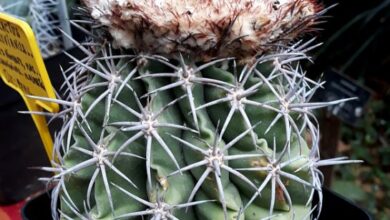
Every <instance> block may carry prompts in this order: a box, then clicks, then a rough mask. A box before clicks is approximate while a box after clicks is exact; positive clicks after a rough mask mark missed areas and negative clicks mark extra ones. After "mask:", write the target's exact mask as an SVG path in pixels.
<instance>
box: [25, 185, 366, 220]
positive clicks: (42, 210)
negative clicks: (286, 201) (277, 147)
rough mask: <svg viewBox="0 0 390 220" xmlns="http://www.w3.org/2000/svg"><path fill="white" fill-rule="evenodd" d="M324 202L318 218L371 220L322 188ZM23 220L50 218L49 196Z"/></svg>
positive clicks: (32, 202)
mask: <svg viewBox="0 0 390 220" xmlns="http://www.w3.org/2000/svg"><path fill="white" fill-rule="evenodd" d="M323 192H324V203H323V209H322V212H321V216H320V219H319V220H330V219H332V220H346V219H353V220H371V219H372V218H371V216H370V215H369V214H368V213H367V212H366V211H365V210H363V209H361V208H359V207H357V206H356V205H354V204H353V203H352V202H350V201H348V200H346V199H345V198H343V197H341V196H340V195H338V194H336V193H334V192H332V191H330V190H327V189H324V190H323ZM22 216H23V220H51V213H50V198H49V194H48V193H44V194H42V195H40V196H38V197H36V198H35V199H32V200H30V201H28V202H27V203H26V205H25V206H24V207H23V210H22Z"/></svg>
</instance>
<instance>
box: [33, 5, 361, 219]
mask: <svg viewBox="0 0 390 220" xmlns="http://www.w3.org/2000/svg"><path fill="white" fill-rule="evenodd" d="M85 3H86V5H87V9H84V10H83V11H84V12H87V13H91V14H92V16H93V17H94V18H95V19H97V20H98V21H99V22H100V25H103V27H105V28H107V29H108V31H109V32H110V33H111V34H112V38H113V40H114V41H115V43H114V44H115V45H114V46H116V48H117V49H113V46H112V43H111V42H110V40H107V39H104V40H102V38H103V36H106V35H104V34H103V35H101V33H104V32H101V31H100V30H101V26H100V28H99V29H98V31H95V30H93V31H91V32H88V31H87V30H86V29H85V28H82V27H80V25H79V24H77V23H73V24H74V25H76V26H77V27H80V28H81V29H82V30H83V31H85V32H87V33H88V35H90V36H92V37H93V38H92V42H87V43H85V44H83V43H77V42H76V43H77V45H78V46H79V48H80V49H81V50H82V51H83V52H84V53H85V55H86V56H85V58H83V59H77V58H75V57H73V56H71V55H69V57H70V58H71V59H72V60H73V61H74V65H73V66H72V67H71V68H69V69H68V70H65V71H63V73H64V78H65V83H64V93H63V96H62V97H61V98H60V99H58V100H52V99H47V98H42V97H32V98H35V99H39V100H41V101H51V102H57V103H59V104H61V105H63V110H62V111H61V112H60V113H58V114H55V115H54V118H59V119H62V120H63V126H62V129H61V130H60V131H59V132H58V133H57V136H56V142H55V150H54V152H53V153H54V155H55V156H56V157H57V158H58V160H57V161H53V166H54V167H52V168H44V170H48V171H55V172H56V174H55V175H54V176H53V177H52V178H49V179H44V180H49V181H50V182H55V183H56V185H55V188H54V189H53V193H52V198H53V200H52V210H53V217H54V218H57V217H58V213H59V215H60V217H61V218H63V219H139V218H141V217H142V216H145V217H147V218H150V219H154V220H158V219H186V220H187V219H188V220H196V219H210V220H211V219H213V220H214V219H225V220H226V219H257V220H258V219H280V220H282V219H283V220H284V219H304V218H307V219H308V218H311V217H313V218H316V217H317V216H318V215H313V212H314V210H321V206H322V196H321V195H322V193H321V185H322V174H321V172H320V171H319V169H318V168H319V167H321V166H327V165H334V164H344V163H351V162H358V161H349V160H346V158H334V159H328V160H320V155H319V149H318V142H319V126H318V122H317V119H316V118H315V115H314V114H313V112H312V111H313V110H314V109H317V108H321V107H326V106H329V105H333V104H339V103H341V102H343V101H347V100H348V99H346V100H336V101H332V102H327V103H319V102H311V101H310V99H311V97H312V96H313V94H314V93H315V91H316V90H317V89H318V88H321V87H322V85H323V82H321V81H319V82H316V81H313V80H311V79H309V78H307V77H306V75H305V72H304V71H303V70H302V68H301V67H300V65H299V61H302V60H307V59H310V58H309V57H308V56H307V55H306V52H307V51H309V50H311V49H313V48H315V47H316V46H318V45H312V42H313V40H310V41H308V42H303V41H296V42H295V43H291V42H289V43H285V42H286V41H290V40H292V39H295V37H296V36H298V35H299V34H300V33H301V30H306V29H307V28H308V27H309V26H310V25H312V24H314V23H315V20H314V18H316V17H317V16H318V13H319V12H318V7H317V6H316V4H315V3H314V1H305V0H286V1H268V0H263V1H258V0H257V1H249V0H245V1H237V0H215V1H205V0H204V1H194V0H187V1H175V0H170V1H168V0H166V1H164V0H160V1H149V0H139V1H130V0H127V1H126V0H117V1H108V0H85ZM152 15H153V16H152ZM81 22H82V23H88V24H92V25H93V24H95V23H94V22H93V21H81ZM128 48H131V49H133V50H134V51H130V50H129V49H128ZM248 61H250V62H248ZM35 114H39V113H35ZM306 136H310V139H311V141H309V142H308V141H306V139H305V137H306ZM315 193H318V195H319V198H320V201H319V203H318V204H314V208H312V207H311V202H312V199H313V195H314V194H315ZM58 200H60V201H61V207H60V209H59V211H58V210H57V201H58ZM317 213H319V212H317Z"/></svg>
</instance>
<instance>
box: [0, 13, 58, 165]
mask: <svg viewBox="0 0 390 220" xmlns="http://www.w3.org/2000/svg"><path fill="white" fill-rule="evenodd" d="M0 75H1V78H2V79H3V80H4V82H5V83H6V84H7V85H8V86H10V87H12V88H13V89H15V90H16V91H17V92H18V93H19V94H20V95H21V96H22V97H23V100H24V101H25V103H26V105H27V108H28V109H29V110H30V111H32V112H36V111H43V109H44V110H46V111H48V112H58V110H59V106H58V104H56V103H51V102H43V101H39V100H34V99H32V98H29V97H27V96H28V95H33V96H40V97H48V98H53V99H54V98H55V93H54V90H53V87H52V85H51V82H50V79H49V76H48V74H47V72H46V68H45V64H44V63H43V59H42V56H41V54H40V52H39V47H38V44H37V42H36V40H35V37H34V33H33V31H32V29H31V27H30V26H29V25H28V24H27V23H26V22H24V21H22V20H20V19H17V18H14V17H12V16H10V15H6V14H4V13H0ZM32 118H33V120H34V123H35V125H36V127H37V129H38V132H39V135H40V136H41V139H42V142H43V145H44V147H45V150H46V153H47V155H48V157H49V158H50V159H52V147H53V141H52V138H51V135H50V132H49V129H48V127H47V123H46V119H45V117H44V116H41V115H36V114H32Z"/></svg>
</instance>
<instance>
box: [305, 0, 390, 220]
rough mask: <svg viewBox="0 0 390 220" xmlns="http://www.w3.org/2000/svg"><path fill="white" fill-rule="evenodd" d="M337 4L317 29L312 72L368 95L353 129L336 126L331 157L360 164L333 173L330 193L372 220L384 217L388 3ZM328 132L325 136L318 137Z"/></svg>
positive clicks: (389, 176) (389, 94)
mask: <svg viewBox="0 0 390 220" xmlns="http://www.w3.org/2000/svg"><path fill="white" fill-rule="evenodd" d="M324 3H325V5H332V4H335V3H338V5H337V7H335V8H333V9H332V10H331V11H330V12H329V13H328V15H330V16H331V18H327V19H326V20H327V21H328V22H327V23H325V24H324V25H323V26H322V27H323V29H324V31H321V39H320V41H322V42H324V45H323V46H322V47H320V49H319V50H318V51H317V53H316V54H315V55H314V57H315V65H313V67H312V68H313V71H312V72H316V73H321V72H323V71H325V70H327V69H329V68H334V69H336V70H338V72H340V73H342V74H344V75H346V76H347V77H349V78H351V79H353V80H354V81H356V82H357V83H358V84H359V85H361V86H364V87H366V88H368V89H369V90H371V92H372V96H371V100H370V101H369V102H368V103H367V106H366V109H365V111H364V113H363V117H362V118H361V120H360V121H359V122H358V123H357V124H356V125H353V126H352V125H348V124H346V123H341V127H340V131H341V134H340V140H339V141H338V143H339V144H338V147H337V154H339V155H344V156H349V157H351V158H352V159H362V160H364V161H365V163H364V164H361V165H356V166H355V165H353V166H340V167H337V168H335V170H334V178H333V181H332V184H331V188H332V189H333V190H335V191H336V192H340V193H342V194H343V195H347V196H348V197H349V198H350V199H351V200H353V201H355V202H357V203H358V204H360V206H361V207H363V208H366V209H367V210H368V211H369V212H371V213H372V214H373V216H374V219H379V220H382V219H383V220H385V219H389V216H390V104H389V103H390V82H389V77H388V76H389V69H390V53H389V50H390V43H389V40H390V20H389V19H390V0H372V1H363V0H356V1H347V0H339V1H334V0H325V1H324ZM322 132H324V133H325V132H330V131H324V130H323V131H322Z"/></svg>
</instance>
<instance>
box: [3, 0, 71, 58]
mask: <svg viewBox="0 0 390 220" xmlns="http://www.w3.org/2000/svg"><path fill="white" fill-rule="evenodd" d="M74 2H75V1H74V0H0V12H5V13H7V14H10V15H13V16H16V17H18V18H20V19H22V20H24V21H26V22H28V23H29V24H30V25H31V27H32V29H33V31H34V33H35V37H36V39H37V41H38V43H39V47H40V50H41V54H42V56H43V58H48V57H51V56H53V55H56V54H58V53H60V52H61V51H62V50H63V49H69V48H67V45H66V40H67V39H64V37H63V35H62V33H61V32H60V31H59V30H58V28H61V29H62V30H64V31H66V32H68V34H70V26H69V22H67V20H68V8H67V6H68V5H69V7H71V6H73V5H74Z"/></svg>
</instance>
